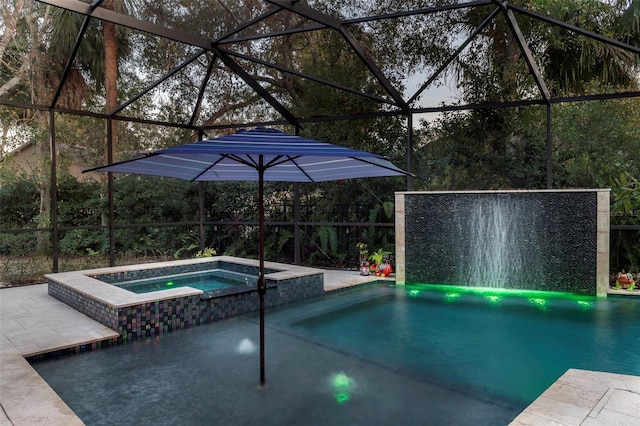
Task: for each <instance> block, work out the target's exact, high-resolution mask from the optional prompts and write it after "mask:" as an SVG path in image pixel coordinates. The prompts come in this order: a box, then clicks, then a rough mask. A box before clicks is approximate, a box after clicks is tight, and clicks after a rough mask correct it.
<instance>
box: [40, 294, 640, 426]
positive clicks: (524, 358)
mask: <svg viewBox="0 0 640 426" xmlns="http://www.w3.org/2000/svg"><path fill="white" fill-rule="evenodd" d="M638 318H640V300H639V299H637V298H613V297H611V298H608V299H600V298H590V297H571V298H565V297H557V295H555V294H552V293H546V294H545V293H525V294H518V295H516V294H513V293H508V292H507V293H501V292H486V293H483V292H470V291H466V292H459V291H456V290H455V289H454V288H434V287H427V286H406V287H405V286H393V285H386V284H376V285H369V286H362V287H360V288H355V289H351V290H344V291H341V292H339V293H335V294H330V295H327V296H325V297H321V298H316V299H310V300H308V301H304V302H299V303H296V304H295V305H289V307H286V308H285V307H280V308H276V309H272V310H271V311H270V312H269V314H268V316H267V329H266V333H267V339H266V341H267V354H268V356H267V373H268V374H267V377H268V381H267V384H268V389H265V390H260V389H258V386H257V370H256V359H257V356H258V354H257V352H255V351H253V350H252V349H253V348H254V346H252V345H253V343H252V342H257V327H256V324H255V323H256V321H257V319H256V318H255V316H254V315H247V316H243V317H237V318H232V319H229V320H225V321H219V322H215V323H212V324H206V325H203V326H200V327H195V328H191V329H187V330H181V331H180V332H179V333H171V334H167V335H163V336H161V337H159V338H150V339H146V340H141V341H136V342H133V343H130V344H126V345H121V346H117V347H113V348H107V349H103V350H99V351H95V352H91V353H87V354H83V355H80V356H73V357H68V358H62V359H57V360H50V361H44V362H38V363H35V364H34V368H36V370H37V371H38V372H39V373H40V374H41V375H42V377H43V378H44V379H45V380H46V381H47V382H48V383H49V384H50V385H51V386H52V387H53V389H54V390H55V391H56V392H57V393H58V394H59V395H60V396H61V397H62V398H63V399H64V400H65V401H66V402H67V404H69V406H70V407H71V408H72V409H73V410H74V411H75V412H76V413H77V414H78V415H79V416H80V418H81V419H82V420H83V421H85V423H87V424H115V423H119V422H124V423H134V422H135V423H137V424H158V422H160V423H168V422H174V423H183V424H184V423H188V424H215V423H216V422H217V423H219V424H258V423H259V424H274V425H276V424H277V425H280V424H308V425H326V424H347V423H349V424H366V425H387V424H391V423H395V424H425V423H429V424H457V425H464V424H468V425H481V424H487V425H499V424H507V423H509V422H510V421H511V420H512V419H513V418H514V417H515V416H516V415H517V414H518V413H519V412H520V411H522V410H523V409H524V408H525V407H526V406H527V405H528V404H529V403H530V402H532V401H533V400H534V399H535V398H536V397H537V396H538V395H539V394H540V393H542V392H543V391H544V390H545V389H546V388H547V387H548V386H549V385H551V383H553V382H554V381H555V380H556V379H557V378H558V377H559V376H560V375H562V374H563V373H564V372H565V371H566V370H567V369H568V368H582V369H589V370H599V371H608V372H616V373H624V374H633V375H640V339H638V338H637V332H638ZM192 407H196V408H192Z"/></svg>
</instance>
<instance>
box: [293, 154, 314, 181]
mask: <svg viewBox="0 0 640 426" xmlns="http://www.w3.org/2000/svg"><path fill="white" fill-rule="evenodd" d="M287 158H288V159H289V161H291V163H293V165H294V166H296V167H297V168H298V170H300V172H301V173H302V174H303V175H305V176H306V177H307V179H309V182H315V180H314V179H313V178H312V177H311V176H310V175H309V173H307V172H306V171H305V170H304V169H303V168H302V167H300V165H299V164H298V163H297V162H296V160H297V159H298V158H300V156H299V155H298V156H296V157H290V156H287Z"/></svg>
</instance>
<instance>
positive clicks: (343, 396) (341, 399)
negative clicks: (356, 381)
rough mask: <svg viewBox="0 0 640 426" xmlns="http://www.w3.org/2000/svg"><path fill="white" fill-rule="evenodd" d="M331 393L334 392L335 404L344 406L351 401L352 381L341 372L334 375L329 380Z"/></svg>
mask: <svg viewBox="0 0 640 426" xmlns="http://www.w3.org/2000/svg"><path fill="white" fill-rule="evenodd" d="M331 384H332V386H333V391H334V392H335V395H334V396H335V398H336V402H338V404H344V403H345V402H347V401H349V400H350V399H351V391H352V390H353V380H352V379H351V378H350V377H349V376H347V375H346V374H345V373H344V372H343V371H341V372H339V373H338V374H335V375H334V376H333V378H332V379H331Z"/></svg>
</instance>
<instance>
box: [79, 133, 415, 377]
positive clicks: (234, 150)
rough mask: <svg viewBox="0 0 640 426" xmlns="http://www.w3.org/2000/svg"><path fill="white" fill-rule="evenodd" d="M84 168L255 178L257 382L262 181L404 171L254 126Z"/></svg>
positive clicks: (365, 154)
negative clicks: (257, 319)
mask: <svg viewBox="0 0 640 426" xmlns="http://www.w3.org/2000/svg"><path fill="white" fill-rule="evenodd" d="M86 171H87V172H88V171H99V172H114V173H127V174H141V175H152V176H165V177H173V178H177V179H184V180H189V181H256V182H258V234H259V235H258V241H259V242H258V251H259V262H260V268H259V269H260V271H259V277H258V285H257V286H258V288H257V290H258V294H259V295H260V382H261V384H262V385H264V383H265V362H264V294H265V293H266V290H267V287H266V283H265V278H264V199H263V194H264V182H265V181H279V182H323V181H333V180H341V179H353V178H363V177H383V176H406V175H408V174H409V173H407V172H405V171H404V170H402V169H400V168H398V167H396V166H394V165H393V164H392V163H391V162H390V161H389V160H388V159H386V158H385V157H383V156H381V155H377V154H373V153H369V152H364V151H358V150H355V149H351V148H347V147H343V146H339V145H334V144H329V143H325V142H319V141H316V140H312V139H306V138H302V137H299V136H292V135H289V134H287V133H284V132H281V131H279V130H276V129H271V128H264V127H258V128H256V129H252V130H245V129H243V130H239V131H238V132H236V133H234V134H231V135H226V136H222V137H219V138H214V139H208V140H203V141H199V142H194V143H189V144H184V145H178V146H173V147H170V148H165V149H160V150H157V151H154V152H151V153H149V154H147V155H145V156H144V157H140V158H134V159H131V160H126V161H122V162H119V163H114V164H111V165H106V166H101V167H96V168H93V169H90V170H86Z"/></svg>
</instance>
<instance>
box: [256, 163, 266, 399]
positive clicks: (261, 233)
mask: <svg viewBox="0 0 640 426" xmlns="http://www.w3.org/2000/svg"><path fill="white" fill-rule="evenodd" d="M258 251H259V259H260V275H259V276H258V294H259V295H260V385H262V386H263V387H264V385H265V371H264V370H265V362H264V295H265V293H266V292H267V286H266V283H265V279H264V169H262V168H259V169H258Z"/></svg>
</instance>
